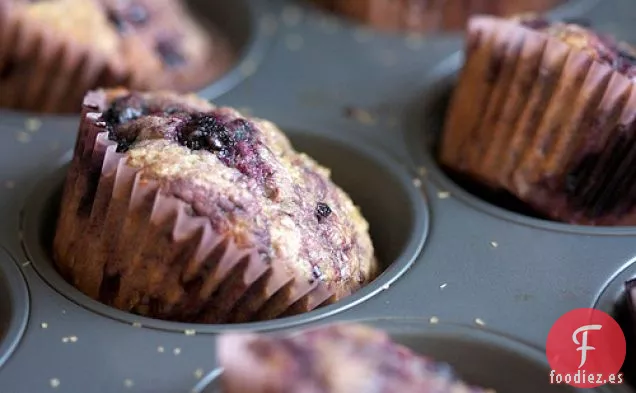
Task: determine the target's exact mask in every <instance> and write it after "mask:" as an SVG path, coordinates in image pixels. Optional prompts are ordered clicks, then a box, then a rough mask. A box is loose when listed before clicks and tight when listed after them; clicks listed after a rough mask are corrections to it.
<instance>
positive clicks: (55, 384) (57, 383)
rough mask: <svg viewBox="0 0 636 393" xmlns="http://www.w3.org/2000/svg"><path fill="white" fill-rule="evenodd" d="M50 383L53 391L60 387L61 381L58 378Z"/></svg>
mask: <svg viewBox="0 0 636 393" xmlns="http://www.w3.org/2000/svg"><path fill="white" fill-rule="evenodd" d="M49 383H50V384H51V387H52V388H53V389H55V388H57V387H58V386H60V380H59V379H57V378H51V380H50V381H49Z"/></svg>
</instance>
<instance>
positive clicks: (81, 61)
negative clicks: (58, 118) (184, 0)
mask: <svg viewBox="0 0 636 393" xmlns="http://www.w3.org/2000/svg"><path fill="white" fill-rule="evenodd" d="M188 5H189V7H190V9H191V11H192V13H193V15H194V16H195V18H196V19H198V20H199V22H201V24H202V26H203V27H205V28H207V29H208V30H209V31H211V32H218V33H219V34H221V35H222V36H223V37H224V38H227V40H228V41H229V44H230V45H231V48H227V49H228V50H229V49H231V50H232V51H233V52H235V55H236V56H234V57H235V59H234V61H235V62H236V63H237V64H232V65H231V66H230V67H229V69H227V70H224V71H222V72H221V73H220V74H219V75H213V74H211V73H210V72H207V71H206V70H197V74H200V78H201V79H204V78H207V79H208V80H210V79H212V82H208V81H205V80H203V83H200V82H198V83H196V85H198V86H203V87H201V88H200V89H199V93H200V94H201V95H202V96H204V97H206V98H213V97H216V96H218V95H221V94H222V93H224V92H226V91H228V90H229V89H231V88H232V87H233V86H235V85H236V84H237V83H239V82H240V81H241V80H242V79H244V78H245V77H247V76H249V75H251V74H252V73H254V72H255V70H256V68H257V66H258V64H259V62H260V60H261V59H262V56H263V54H264V52H265V51H266V49H267V44H268V42H269V40H270V38H271V36H272V35H273V33H274V32H275V29H276V26H275V25H273V26H272V23H271V15H270V16H268V15H267V14H266V12H265V11H266V10H269V9H270V7H268V5H267V0H266V1H261V2H258V1H253V0H239V1H232V2H213V3H212V4H210V3H209V2H203V1H200V0H189V1H188ZM12 7H13V6H11V3H10V2H9V3H6V2H5V3H3V5H2V6H1V8H0V28H2V29H3V30H4V31H3V33H2V35H1V37H3V39H2V41H0V55H1V56H0V83H1V85H2V89H1V90H0V108H13V109H15V110H19V111H29V112H34V113H35V112H37V113H61V114H65V113H73V112H77V110H78V108H79V107H80V103H81V102H82V98H83V96H84V93H85V92H86V91H88V90H90V89H94V88H96V87H102V86H111V87H112V86H130V87H131V88H137V89H145V88H147V86H150V85H151V83H150V81H149V78H156V77H157V76H156V75H151V74H140V73H139V72H134V70H129V69H127V68H126V67H125V66H124V65H123V64H122V63H121V62H117V61H115V60H114V59H109V58H107V57H105V56H104V55H102V54H101V53H99V52H98V51H96V50H94V48H91V47H88V46H86V45H81V44H71V43H68V42H66V41H65V40H64V39H63V37H60V36H58V35H55V34H52V33H50V32H48V31H47V30H46V29H42V27H41V26H39V25H38V24H37V23H35V22H31V21H29V20H28V19H27V18H21V17H19V16H18V15H16V14H15V12H12ZM262 16H264V19H260V18H261V17H262ZM224 50H225V49H224ZM228 56H229V55H228ZM226 57H227V56H226ZM223 59H225V57H223ZM223 61H225V60H223ZM18 64H19V65H20V66H19V67H18ZM207 74H210V75H207ZM195 87H196V86H195ZM33 97H37V100H34V99H33Z"/></svg>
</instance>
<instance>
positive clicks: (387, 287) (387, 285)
mask: <svg viewBox="0 0 636 393" xmlns="http://www.w3.org/2000/svg"><path fill="white" fill-rule="evenodd" d="M389 287H390V285H389V284H384V285H383V286H382V289H384V290H385V291H386V290H387V289H389Z"/></svg>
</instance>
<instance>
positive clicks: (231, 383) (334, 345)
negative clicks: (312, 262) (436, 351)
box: [217, 323, 494, 393]
mask: <svg viewBox="0 0 636 393" xmlns="http://www.w3.org/2000/svg"><path fill="white" fill-rule="evenodd" d="M217 358H218V359H219V364H220V366H221V367H222V368H223V373H222V374H221V377H220V382H219V383H218V384H217V387H218V388H219V389H221V388H222V391H223V392H225V393H243V392H250V393H264V392H267V393H282V392H295V393H314V392H327V391H328V392H330V393H350V392H370V391H373V392H378V393H390V392H400V393H407V392H413V393H415V392H418V393H425V392H438V393H444V392H454V393H494V391H492V390H484V389H481V388H478V387H474V386H469V385H468V384H466V383H464V382H462V381H461V380H460V379H459V378H458V377H457V375H456V374H455V372H454V371H453V369H452V368H451V367H450V366H449V365H448V364H446V363H441V362H436V361H435V360H433V359H430V358H427V357H424V356H421V355H419V354H416V353H415V352H413V351H412V350H410V349H409V348H407V347H405V346H402V345H400V344H398V343H396V342H393V341H392V340H391V337H390V336H389V335H388V334H387V333H386V332H384V331H381V330H378V329H374V328H371V327H368V326H366V325H361V324H344V323H339V324H333V325H326V326H321V327H318V328H311V329H303V330H300V331H297V332H293V333H287V334H285V335H281V334H278V335H274V334H255V333H251V334H249V333H247V334H246V333H226V334H222V335H221V336H220V337H219V339H218V345H217ZM245 370H250V372H249V373H246V372H245ZM326 387H328V388H326Z"/></svg>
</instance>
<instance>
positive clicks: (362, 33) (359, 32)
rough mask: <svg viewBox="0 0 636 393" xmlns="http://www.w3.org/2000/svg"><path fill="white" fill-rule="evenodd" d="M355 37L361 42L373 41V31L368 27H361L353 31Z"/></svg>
mask: <svg viewBox="0 0 636 393" xmlns="http://www.w3.org/2000/svg"><path fill="white" fill-rule="evenodd" d="M353 38H354V39H355V40H356V41H358V42H360V43H363V42H369V41H371V32H370V31H369V30H368V29H362V28H359V29H356V30H355V31H354V32H353Z"/></svg>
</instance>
